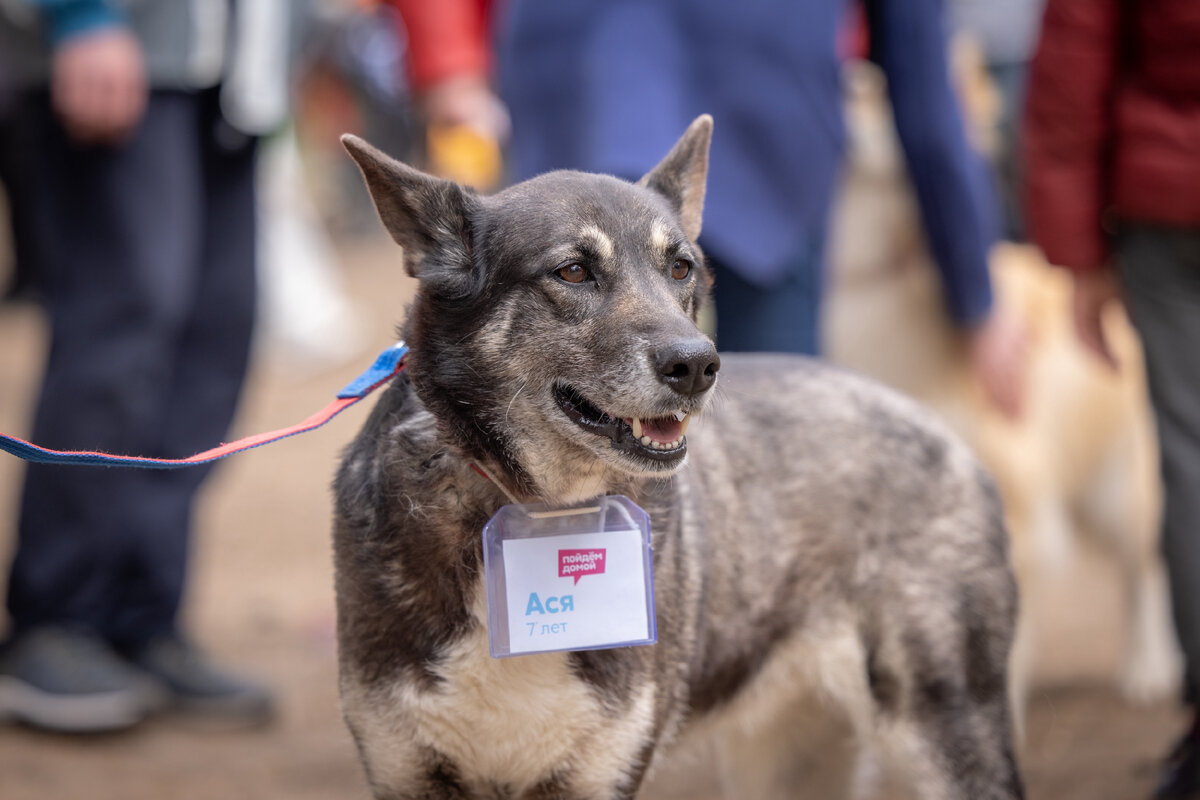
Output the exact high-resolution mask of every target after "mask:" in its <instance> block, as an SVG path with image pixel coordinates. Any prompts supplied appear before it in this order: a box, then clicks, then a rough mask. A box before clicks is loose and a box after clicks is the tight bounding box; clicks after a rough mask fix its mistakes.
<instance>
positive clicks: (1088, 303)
mask: <svg viewBox="0 0 1200 800" xmlns="http://www.w3.org/2000/svg"><path fill="white" fill-rule="evenodd" d="M1074 276H1075V291H1074V292H1073V293H1072V299H1071V311H1072V314H1073V316H1074V318H1075V335H1076V336H1077V337H1079V342H1080V344H1082V345H1083V346H1084V348H1085V349H1087V350H1089V351H1090V352H1091V353H1092V355H1094V356H1096V358H1098V359H1100V361H1101V362H1103V363H1104V364H1105V365H1106V366H1107V367H1109V368H1110V369H1114V370H1115V369H1117V358H1116V356H1115V355H1113V351H1112V348H1111V347H1109V344H1108V337H1106V336H1105V335H1104V324H1103V323H1104V309H1105V307H1106V306H1107V305H1108V304H1109V303H1110V302H1118V303H1119V302H1121V287H1120V285H1119V284H1118V283H1117V277H1116V275H1115V274H1114V273H1113V271H1112V270H1111V269H1107V268H1101V269H1092V270H1086V271H1082V272H1075V273H1074Z"/></svg>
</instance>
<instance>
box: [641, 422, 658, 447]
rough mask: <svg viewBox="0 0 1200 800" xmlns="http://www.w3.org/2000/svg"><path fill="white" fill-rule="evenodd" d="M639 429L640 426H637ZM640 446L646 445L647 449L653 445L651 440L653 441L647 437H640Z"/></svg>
mask: <svg viewBox="0 0 1200 800" xmlns="http://www.w3.org/2000/svg"><path fill="white" fill-rule="evenodd" d="M639 427H641V426H639ZM642 444H644V445H646V446H647V447H649V446H650V445H652V444H654V440H653V439H651V438H650V437H649V436H643V437H642Z"/></svg>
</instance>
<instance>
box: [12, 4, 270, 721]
mask: <svg viewBox="0 0 1200 800" xmlns="http://www.w3.org/2000/svg"><path fill="white" fill-rule="evenodd" d="M10 7H11V9H14V10H20V9H21V8H24V9H25V11H26V12H28V13H27V14H26V15H25V16H24V17H21V16H18V17H16V18H13V17H6V18H4V19H3V20H0V22H2V23H3V24H2V25H0V49H3V50H4V51H5V55H6V63H7V64H8V65H9V66H10V68H11V69H12V78H13V82H14V85H15V86H16V87H17V90H18V92H19V97H18V99H17V101H16V102H17V107H16V110H15V113H14V116H13V117H12V122H13V130H14V133H13V135H14V137H15V142H16V144H15V147H17V148H18V150H19V152H20V154H21V157H22V159H24V162H23V163H24V164H25V166H26V168H27V170H28V175H30V176H32V179H31V180H28V181H23V182H22V185H21V189H20V198H19V202H20V203H21V204H22V209H23V211H24V212H25V218H24V220H23V222H22V224H21V225H20V226H18V227H17V229H16V231H15V235H16V236H17V237H27V238H28V239H29V241H26V242H21V241H18V242H17V251H18V253H21V254H22V256H24V254H25V253H33V254H35V257H36V259H37V264H36V265H33V269H34V273H35V274H36V275H37V276H38V280H39V286H40V288H41V289H42V292H43V295H44V300H45V304H46V308H47V311H48V314H49V321H50V326H51V349H50V355H49V361H48V363H47V365H46V371H45V376H44V382H43V385H42V391H41V396H40V399H39V401H38V405H37V411H36V418H35V421H34V426H33V433H32V438H33V439H34V440H35V441H37V442H39V443H40V444H43V445H45V446H48V447H52V448H61V449H97V450H105V451H109V452H115V453H130V454H138V455H156V456H160V457H166V458H179V457H183V456H187V455H190V454H192V453H194V452H197V451H199V450H203V449H205V448H207V447H210V446H211V445H212V444H213V443H214V442H218V441H221V440H222V439H223V437H224V435H225V433H226V431H227V430H228V428H229V425H230V421H231V419H232V416H233V413H234V408H235V406H236V402H237V398H238V394H239V390H240V388H241V385H242V380H243V376H244V374H245V370H246V365H247V359H248V353H249V347H250V335H251V327H252V320H253V312H254V306H255V277H254V262H255V186H254V174H255V169H254V162H255V141H256V135H257V134H260V133H262V132H265V131H267V130H269V129H271V128H272V127H273V126H275V125H277V124H278V123H279V122H280V121H281V120H282V118H283V115H284V112H285V109H286V83H285V68H286V54H287V48H286V44H287V40H286V36H287V31H288V19H289V14H288V6H287V4H286V3H285V2H283V0H278V1H277V2H260V3H237V4H232V3H229V2H225V0H208V2H203V3H177V2H169V1H168V0H157V1H155V2H149V1H148V2H143V3H138V4H131V5H129V6H128V10H127V11H123V10H122V9H125V8H126V4H124V3H115V2H111V3H110V2H106V1H105V0H69V1H68V0H41V1H40V2H37V3H32V4H29V5H26V6H12V5H11V4H8V5H6V8H10ZM23 245H29V246H28V247H26V246H23ZM207 472H208V469H207V468H206V467H198V468H196V467H194V468H190V469H185V470H176V471H167V472H157V471H147V470H135V469H80V468H72V467H57V466H44V465H42V466H39V465H31V466H30V467H29V469H28V473H27V476H26V481H25V486H24V493H23V497H22V507H21V513H20V521H19V528H18V543H17V549H16V554H15V556H14V558H13V562H12V566H11V572H10V576H9V582H8V597H7V607H8V612H9V616H10V622H11V632H10V637H9V639H8V641H7V642H6V643H5V646H4V648H3V650H2V651H0V688H2V689H3V691H2V692H0V706H2V707H0V716H12V717H15V718H17V719H20V720H22V721H24V722H26V723H29V724H32V725H36V726H41V727H45V728H50V729H54V730H61V731H88V730H106V729H117V728H121V727H126V726H129V725H132V724H134V723H136V722H138V721H139V720H141V719H142V718H144V717H145V716H146V715H147V714H148V713H150V711H152V710H153V709H154V708H155V707H156V706H157V704H158V703H159V702H160V701H161V698H162V697H163V696H165V697H166V698H167V699H168V701H169V702H170V703H171V704H172V705H173V706H175V707H177V708H180V709H184V710H188V711H193V712H197V713H204V714H208V715H210V716H220V717H222V718H224V719H226V720H229V721H232V722H244V723H258V722H261V721H264V720H265V719H267V718H268V717H269V716H270V714H271V712H272V705H273V701H272V697H271V695H270V694H269V693H268V692H267V691H266V690H265V689H263V688H262V687H260V686H258V685H256V684H254V683H251V682H248V681H246V680H244V679H242V678H239V677H237V676H235V675H233V674H230V673H228V672H226V671H225V670H224V669H222V668H220V667H218V666H215V665H213V664H212V663H211V662H210V661H209V660H208V659H207V658H206V657H205V656H204V655H203V653H202V652H201V651H200V650H199V649H198V648H197V647H196V646H195V645H194V644H193V643H192V642H190V641H189V640H188V639H187V638H186V637H185V636H184V634H183V633H182V631H181V630H180V627H179V619H178V617H179V609H180V604H181V600H182V597H183V590H184V584H185V579H186V575H187V562H188V547H189V537H190V528H191V520H190V516H191V510H192V502H193V498H194V497H195V495H196V491H197V489H198V488H199V486H200V485H201V483H202V482H203V480H204V477H205V476H206V474H207Z"/></svg>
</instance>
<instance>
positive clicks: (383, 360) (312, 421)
mask: <svg viewBox="0 0 1200 800" xmlns="http://www.w3.org/2000/svg"><path fill="white" fill-rule="evenodd" d="M407 353H408V346H407V345H405V344H404V342H397V343H396V344H394V345H392V346H391V347H389V348H388V349H387V350H384V351H383V352H382V353H380V354H379V357H378V358H376V359H375V363H374V364H372V365H371V366H370V368H368V369H367V371H366V372H364V373H363V374H361V375H359V376H358V377H357V378H355V379H354V380H352V381H351V382H350V383H348V384H347V385H346V387H345V388H343V389H342V390H341V391H340V392H338V393H337V396H336V398H335V399H334V400H333V402H331V403H330V404H329V405H327V406H325V408H323V409H321V410H320V411H318V412H317V413H316V414H313V415H312V416H311V417H309V418H308V419H306V420H304V421H303V422H300V423H298V424H296V425H292V426H291V427H288V428H280V429H279V430H277V431H271V432H269V433H259V434H256V435H254V436H247V437H245V438H243V439H238V440H237V441H236V442H229V443H228V444H222V445H219V446H217V447H213V448H211V449H209V450H205V451H204V452H203V453H197V454H196V455H194V456H188V457H187V458H145V457H143V456H122V455H113V454H110V453H101V452H95V451H88V450H51V449H49V448H46V447H40V446H39V445H36V444H33V443H32V442H27V441H25V440H24V439H18V438H17V437H15V436H8V435H6V434H3V433H0V450H4V451H6V452H9V453H12V454H13V455H14V456H17V457H18V458H23V459H25V460H26V461H31V462H34V463H37V464H67V465H75V466H100V467H137V468H141V469H179V468H181V467H191V466H195V465H197V464H207V463H209V462H210V461H216V460H218V459H221V458H225V457H226V456H231V455H233V454H234V453H241V452H243V451H245V450H251V449H253V448H255V447H262V446H263V445H264V444H270V443H271V442H277V441H279V440H280V439H286V438H288V437H290V436H296V435H298V434H301V433H308V432H309V431H311V430H316V429H317V428H319V427H321V426H322V425H324V424H325V423H327V422H329V420H331V419H333V418H334V417H336V416H337V415H338V414H340V413H342V412H343V411H345V410H346V409H347V408H349V407H350V406H352V405H354V404H355V403H357V402H358V401H359V400H362V399H363V398H364V397H366V396H367V395H369V394H370V393H371V392H373V391H375V390H376V389H378V388H379V387H380V386H382V385H384V384H385V383H387V382H389V381H390V380H391V379H392V378H394V377H395V376H397V375H399V374H400V373H401V372H403V371H404V356H405V355H406V354H407Z"/></svg>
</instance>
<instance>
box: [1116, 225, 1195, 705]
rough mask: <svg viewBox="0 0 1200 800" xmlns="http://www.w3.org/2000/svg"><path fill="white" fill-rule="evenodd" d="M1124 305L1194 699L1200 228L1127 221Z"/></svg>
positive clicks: (1177, 626)
mask: <svg viewBox="0 0 1200 800" xmlns="http://www.w3.org/2000/svg"><path fill="white" fill-rule="evenodd" d="M1119 263H1120V269H1121V279H1122V285H1123V288H1124V294H1125V304H1126V306H1127V307H1128V309H1129V315H1130V318H1131V319H1132V320H1133V323H1134V326H1135V327H1136V328H1137V330H1138V333H1139V334H1140V335H1141V338H1142V345H1143V347H1144V349H1145V351H1146V370H1147V379H1148V381H1149V386H1150V401H1151V404H1152V405H1153V407H1154V418H1155V423H1156V425H1157V428H1158V439H1159V446H1160V449H1161V453H1162V478H1163V489H1164V497H1163V500H1164V507H1163V525H1162V549H1163V554H1164V557H1165V560H1166V566H1167V574H1168V575H1169V576H1170V582H1171V603H1172V607H1173V611H1174V616H1175V629H1176V631H1177V632H1178V634H1179V642H1180V645H1181V646H1182V649H1183V653H1184V659H1185V664H1186V671H1185V687H1184V689H1185V694H1186V698H1187V700H1188V701H1189V702H1191V703H1192V704H1193V705H1195V704H1197V703H1200V229H1171V228H1158V227H1151V226H1133V227H1130V228H1129V229H1128V230H1127V231H1126V232H1125V233H1124V234H1123V235H1122V238H1121V242H1120V249H1119Z"/></svg>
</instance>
